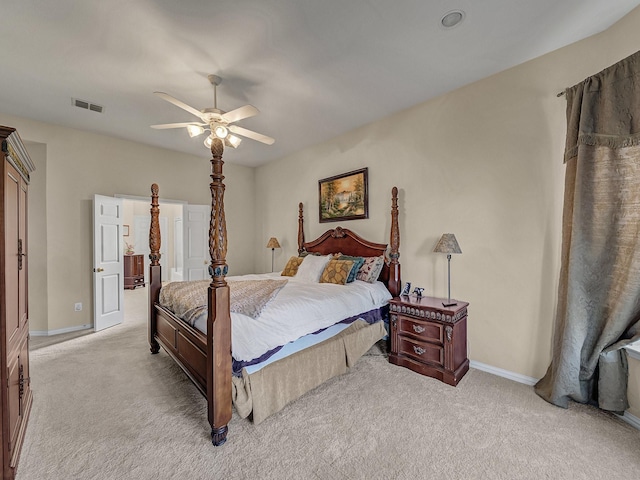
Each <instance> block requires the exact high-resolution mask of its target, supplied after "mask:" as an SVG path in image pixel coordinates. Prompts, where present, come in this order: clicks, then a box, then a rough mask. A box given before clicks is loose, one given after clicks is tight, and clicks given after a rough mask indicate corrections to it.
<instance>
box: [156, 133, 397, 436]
mask: <svg viewBox="0 0 640 480" xmlns="http://www.w3.org/2000/svg"><path fill="white" fill-rule="evenodd" d="M222 152H223V144H222V142H221V141H220V140H214V142H213V144H212V145H211V153H212V159H211V184H210V188H211V222H210V226H209V253H210V255H211V264H210V266H209V274H210V275H211V284H210V285H209V290H208V302H209V305H208V306H209V310H208V318H207V334H206V335H205V334H204V333H202V332H200V331H199V330H197V329H195V328H193V327H191V326H190V325H189V324H187V323H186V322H184V321H182V320H180V319H178V318H177V317H176V316H174V315H173V314H172V313H171V312H170V311H169V310H167V309H165V308H163V307H162V306H160V305H159V303H158V299H159V295H160V288H161V278H162V275H161V273H162V272H161V266H160V242H161V239H160V238H161V237H160V224H159V215H160V208H159V206H158V185H156V184H155V183H154V184H153V185H152V186H151V226H150V230H149V248H150V251H151V253H150V254H149V258H150V260H151V264H150V267H149V344H150V346H151V353H158V352H159V351H160V347H161V346H162V347H163V348H164V350H166V352H167V353H168V354H169V355H170V356H171V357H172V358H173V359H174V360H175V361H176V362H177V363H178V365H179V366H180V367H181V368H182V369H183V370H184V371H185V373H186V374H187V375H188V377H189V378H190V379H191V380H192V381H193V383H194V384H195V385H196V387H197V388H198V389H199V390H200V391H201V392H202V394H203V395H204V396H205V397H206V398H207V407H208V420H209V424H210V425H211V441H212V443H213V444H214V445H222V444H223V443H224V442H225V441H226V438H227V432H228V426H227V425H228V423H229V421H230V420H231V413H232V400H231V398H232V394H231V363H232V361H231V314H230V311H229V286H228V285H227V282H226V280H225V276H226V275H227V271H228V267H227V264H226V254H227V231H226V221H225V214H224V190H225V185H224V183H223V180H224V176H223V175H222V166H223V164H224V162H223V161H222ZM303 224H304V217H303V209H302V203H300V204H299V212H298V252H299V253H302V252H305V251H306V252H318V253H322V254H328V253H337V252H342V253H343V254H345V255H353V256H363V257H371V256H379V255H383V254H385V253H386V251H387V245H386V244H381V243H373V242H369V241H367V240H364V239H363V238H361V237H360V236H358V235H357V234H355V233H354V232H352V231H351V230H348V229H346V228H341V227H337V228H335V229H331V230H328V231H326V232H325V233H324V234H322V235H321V236H320V237H319V238H317V239H316V240H312V241H310V242H305V240H304V228H303ZM399 247H400V232H399V228H398V189H397V188H396V187H393V189H392V207H391V238H390V248H389V252H388V262H387V263H385V266H384V267H383V270H382V272H381V274H380V277H379V279H380V280H381V281H383V282H384V283H385V285H386V286H387V288H388V289H389V291H390V292H391V294H392V295H393V296H394V297H395V296H398V294H399V293H400V286H401V281H400V263H399V261H398V259H399V257H400V253H399Z"/></svg>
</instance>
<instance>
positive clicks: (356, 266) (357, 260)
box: [338, 255, 364, 283]
mask: <svg viewBox="0 0 640 480" xmlns="http://www.w3.org/2000/svg"><path fill="white" fill-rule="evenodd" d="M338 260H352V261H353V267H351V271H350V272H349V278H347V283H351V282H353V281H354V280H355V279H356V275H357V274H358V271H359V270H360V267H361V266H362V265H363V264H364V257H350V256H349V255H340V256H339V257H338Z"/></svg>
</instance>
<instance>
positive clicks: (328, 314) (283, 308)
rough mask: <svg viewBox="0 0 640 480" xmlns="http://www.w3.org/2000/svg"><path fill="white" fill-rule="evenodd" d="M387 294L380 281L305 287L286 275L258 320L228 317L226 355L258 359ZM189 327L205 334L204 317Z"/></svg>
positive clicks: (378, 304) (378, 301)
mask: <svg viewBox="0 0 640 480" xmlns="http://www.w3.org/2000/svg"><path fill="white" fill-rule="evenodd" d="M274 277H278V278H287V277H281V276H280V274H279V273H266V274H260V275H243V276H238V277H228V279H229V280H237V281H239V280H259V279H264V278H274ZM390 299H391V294H390V293H389V291H388V290H387V289H386V287H385V286H384V284H383V283H381V282H376V283H366V282H362V281H360V280H356V281H355V282H353V283H349V284H347V285H334V284H331V283H307V282H302V281H300V280H296V278H295V277H290V278H289V281H288V282H287V284H286V285H285V286H284V287H283V288H282V290H280V292H279V293H278V295H277V296H276V297H275V298H274V299H272V300H271V301H270V302H269V303H268V304H267V306H266V307H265V308H264V310H263V311H262V314H261V315H260V316H259V317H258V318H255V319H254V318H251V317H248V316H246V315H242V314H239V313H231V351H232V353H233V357H234V358H235V359H236V360H238V361H249V360H253V359H254V358H258V357H260V356H261V355H263V354H264V353H266V352H268V351H269V350H272V349H273V348H275V347H278V346H281V345H285V344H287V343H289V342H292V341H294V340H297V339H298V338H300V337H302V336H304V335H307V334H309V333H313V332H315V331H317V330H320V329H322V328H326V327H329V326H331V325H333V324H334V323H337V322H339V321H341V320H344V319H345V318H349V317H353V316H355V315H358V314H359V313H364V312H368V311H369V310H373V309H376V308H380V307H382V306H384V305H386V304H387V303H388V302H389V300H390ZM195 327H196V328H197V329H198V330H200V331H202V332H206V329H207V318H206V315H204V316H202V317H201V318H199V319H198V320H196V322H195Z"/></svg>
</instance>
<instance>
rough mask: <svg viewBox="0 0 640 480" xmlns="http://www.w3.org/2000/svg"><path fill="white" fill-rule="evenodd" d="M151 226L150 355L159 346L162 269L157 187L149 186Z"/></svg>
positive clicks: (156, 350) (157, 350) (156, 351)
mask: <svg viewBox="0 0 640 480" xmlns="http://www.w3.org/2000/svg"><path fill="white" fill-rule="evenodd" d="M150 211H151V225H150V227H149V251H150V253H149V260H151V263H150V265H149V347H150V350H151V353H158V352H159V351H160V345H159V344H158V342H157V340H156V331H157V319H156V309H155V307H154V305H155V303H156V302H157V301H158V297H159V295H160V287H161V286H162V267H161V266H160V223H159V221H158V218H159V217H160V207H159V206H158V185H157V184H155V183H154V184H153V185H151V210H150Z"/></svg>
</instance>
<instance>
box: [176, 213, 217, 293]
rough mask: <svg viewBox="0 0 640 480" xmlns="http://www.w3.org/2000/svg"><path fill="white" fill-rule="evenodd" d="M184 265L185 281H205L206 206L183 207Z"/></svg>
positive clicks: (207, 239) (206, 254)
mask: <svg viewBox="0 0 640 480" xmlns="http://www.w3.org/2000/svg"><path fill="white" fill-rule="evenodd" d="M183 217H184V221H183V227H184V244H183V249H184V264H183V272H184V279H185V280H205V279H206V278H208V275H209V274H208V271H209V261H210V255H209V221H210V218H211V207H210V206H208V205H185V206H184V215H183Z"/></svg>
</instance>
